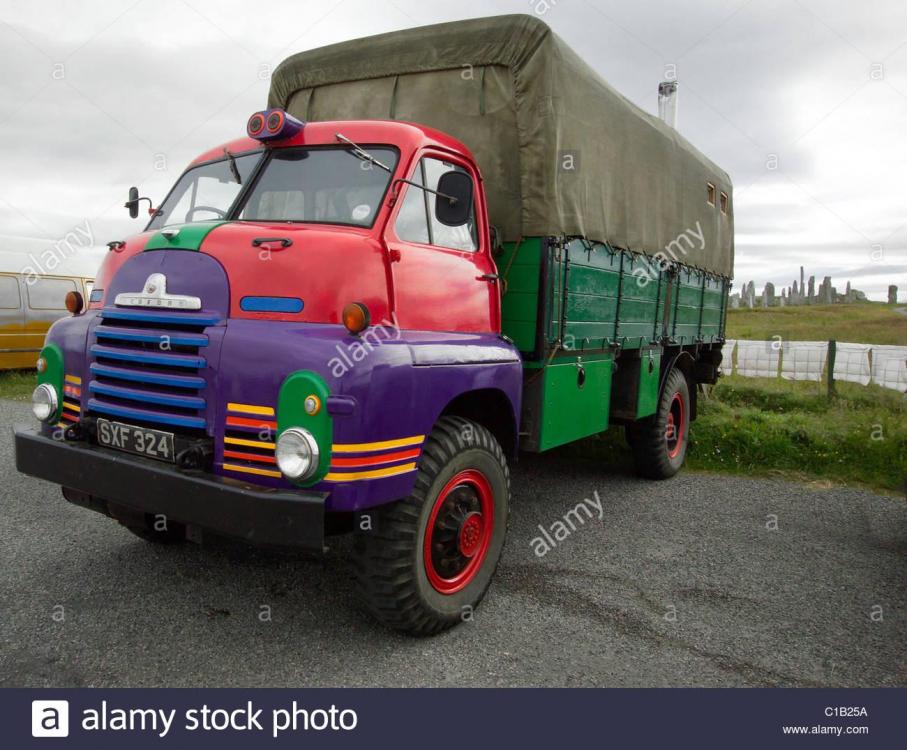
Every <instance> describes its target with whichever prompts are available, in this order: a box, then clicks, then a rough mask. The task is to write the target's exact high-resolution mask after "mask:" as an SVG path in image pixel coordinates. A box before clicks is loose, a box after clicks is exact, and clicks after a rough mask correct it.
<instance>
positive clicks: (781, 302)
mask: <svg viewBox="0 0 907 750" xmlns="http://www.w3.org/2000/svg"><path fill="white" fill-rule="evenodd" d="M794 283H795V284H796V283H797V282H796V281H795V282H794ZM778 304H779V305H780V306H781V307H786V306H787V292H786V290H784V289H782V290H781V298H780V299H779V300H778Z"/></svg>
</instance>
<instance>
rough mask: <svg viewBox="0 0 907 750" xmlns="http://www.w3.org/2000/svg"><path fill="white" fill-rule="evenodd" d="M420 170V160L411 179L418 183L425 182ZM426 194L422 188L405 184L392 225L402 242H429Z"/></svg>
mask: <svg viewBox="0 0 907 750" xmlns="http://www.w3.org/2000/svg"><path fill="white" fill-rule="evenodd" d="M423 161H424V160H423ZM422 172H423V167H422V162H419V166H418V167H416V171H415V172H414V173H413V176H412V181H413V182H415V183H417V184H418V185H424V184H425V179H424V177H423V175H422ZM426 195H427V193H426V192H425V191H424V190H420V189H419V188H417V187H416V186H415V185H407V187H406V196H405V197H404V198H403V205H401V206H400V213H399V214H397V223H396V224H395V225H394V229H395V230H396V232H397V236H398V237H399V238H400V239H401V240H403V241H404V242H418V243H420V244H422V245H428V244H430V237H429V234H428V214H427V210H428V207H427V206H426V202H425V196H426Z"/></svg>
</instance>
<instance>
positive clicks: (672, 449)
mask: <svg viewBox="0 0 907 750" xmlns="http://www.w3.org/2000/svg"><path fill="white" fill-rule="evenodd" d="M677 422H679V423H680V426H679V427H677V426H676V424H677ZM669 428H670V429H669ZM630 432H632V440H631V443H630V444H631V446H632V448H633V456H634V458H635V460H636V471H637V472H638V473H639V474H640V476H643V477H646V478H648V479H670V478H671V477H673V476H674V475H675V474H676V473H677V472H678V471H680V467H681V466H683V462H684V460H685V459H686V455H687V445H688V444H689V438H690V386H689V384H688V383H687V379H686V376H685V375H684V374H683V372H681V371H680V370H679V369H677V368H674V369H673V370H671V372H670V373H668V377H667V380H666V381H665V385H664V390H663V391H662V394H661V398H660V399H659V402H658V410H657V411H656V412H655V414H654V415H653V416H651V417H649V418H647V419H643V420H640V421H639V422H637V423H636V424H635V425H633V427H632V430H631V431H630Z"/></svg>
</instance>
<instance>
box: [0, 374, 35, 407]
mask: <svg viewBox="0 0 907 750" xmlns="http://www.w3.org/2000/svg"><path fill="white" fill-rule="evenodd" d="M35 383H36V381H35V371H34V370H3V371H0V398H8V399H11V400H13V401H27V400H28V399H30V398H31V392H32V391H33V390H35Z"/></svg>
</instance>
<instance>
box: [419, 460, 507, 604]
mask: <svg viewBox="0 0 907 750" xmlns="http://www.w3.org/2000/svg"><path fill="white" fill-rule="evenodd" d="M493 531H494V492H493V491H492V489H491V484H490V483H489V481H488V479H486V478H485V475H484V474H482V472H480V471H478V470H476V469H465V470H463V471H461V472H459V473H458V474H456V475H455V476H454V477H452V478H451V480H450V481H449V482H448V483H447V484H445V485H444V487H443V489H442V490H441V492H439V493H438V498H437V500H435V504H434V507H433V508H432V509H431V514H430V515H429V517H428V525H427V526H426V529H425V544H424V546H423V549H422V557H423V563H424V565H425V574H426V575H427V576H428V582H429V583H430V584H431V585H432V587H433V588H434V589H435V590H436V591H438V592H440V593H442V594H454V593H456V592H457V591H460V590H462V589H464V588H465V587H466V586H468V585H469V583H470V582H471V581H472V580H473V579H474V578H475V577H476V574H477V573H478V572H479V570H480V569H481V568H482V563H483V562H484V561H485V556H486V554H487V553H488V547H489V546H490V544H491V537H492V532H493Z"/></svg>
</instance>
